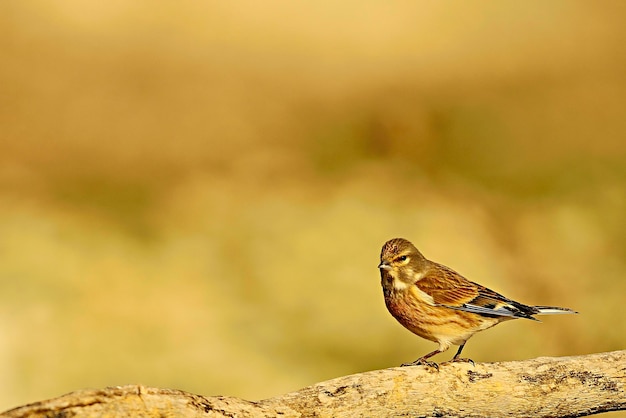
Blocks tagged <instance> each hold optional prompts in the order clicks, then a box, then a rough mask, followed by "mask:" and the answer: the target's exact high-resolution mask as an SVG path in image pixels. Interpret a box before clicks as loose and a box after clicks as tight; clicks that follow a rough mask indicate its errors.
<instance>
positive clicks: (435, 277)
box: [415, 264, 538, 319]
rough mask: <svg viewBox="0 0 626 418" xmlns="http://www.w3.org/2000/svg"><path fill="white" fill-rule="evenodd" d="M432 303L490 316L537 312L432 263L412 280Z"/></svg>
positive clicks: (511, 315) (527, 316) (529, 316)
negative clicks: (424, 271) (422, 274)
mask: <svg viewBox="0 0 626 418" xmlns="http://www.w3.org/2000/svg"><path fill="white" fill-rule="evenodd" d="M415 286H417V288H418V289H420V290H421V291H422V292H424V293H426V294H427V295H429V296H431V297H432V298H433V302H434V303H435V305H439V306H445V307H448V308H451V309H457V310H461V311H466V312H472V313H476V314H479V315H486V316H491V317H510V318H529V319H534V318H533V317H532V315H534V314H536V313H538V311H537V310H536V309H535V308H533V307H531V306H526V305H524V304H521V303H519V302H515V301H513V300H511V299H508V298H506V297H504V296H502V295H501V294H499V293H497V292H494V291H493V290H491V289H488V288H486V287H484V286H481V285H479V284H477V283H474V282H471V281H469V280H467V279H466V278H465V277H463V276H461V275H460V274H459V273H457V272H455V271H454V270H452V269H450V268H448V267H446V266H444V265H441V264H436V265H435V268H433V269H430V270H429V271H428V274H427V275H426V276H425V277H423V278H422V279H420V280H418V281H417V282H416V283H415Z"/></svg>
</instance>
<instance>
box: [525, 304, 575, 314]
mask: <svg viewBox="0 0 626 418" xmlns="http://www.w3.org/2000/svg"><path fill="white" fill-rule="evenodd" d="M533 307H534V308H535V309H537V310H538V311H539V312H537V313H536V314H535V315H560V314H577V313H578V312H576V311H574V310H572V309H569V308H559V307H558V306H533Z"/></svg>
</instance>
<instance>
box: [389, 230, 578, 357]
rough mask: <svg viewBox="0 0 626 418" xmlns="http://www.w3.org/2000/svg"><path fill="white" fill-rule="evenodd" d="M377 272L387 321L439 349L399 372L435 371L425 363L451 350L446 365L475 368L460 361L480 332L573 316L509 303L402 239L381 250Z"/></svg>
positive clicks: (561, 310) (564, 311) (568, 311)
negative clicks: (553, 316) (422, 367)
mask: <svg viewBox="0 0 626 418" xmlns="http://www.w3.org/2000/svg"><path fill="white" fill-rule="evenodd" d="M378 268H379V269H380V278H381V284H382V287H383V293H384V295H385V305H387V309H388V310H389V312H390V313H391V315H393V317H394V318H396V319H397V320H398V322H400V324H402V325H403V326H404V327H405V328H406V329H408V330H409V331H411V332H412V333H414V334H417V335H419V336H420V337H422V338H426V339H427V340H430V341H434V342H436V343H438V344H439V348H437V349H436V350H435V351H433V352H431V353H428V354H426V355H424V356H422V357H420V358H418V359H417V360H415V361H413V362H412V363H406V364H402V366H411V365H418V364H423V365H429V366H433V367H438V366H437V364H436V363H434V362H430V361H428V359H429V358H430V357H432V356H434V355H435V354H438V353H443V352H444V351H446V350H448V349H449V348H450V346H451V345H458V346H459V349H458V351H457V352H456V354H455V355H454V357H453V358H452V360H450V361H452V362H455V361H465V362H470V363H473V361H472V360H470V359H464V358H460V355H461V351H463V347H464V346H465V343H466V342H467V340H468V339H470V337H471V336H472V335H474V334H475V333H477V332H478V331H483V330H486V329H487V328H491V327H493V326H494V325H496V324H498V323H500V322H502V321H507V320H509V319H516V318H526V319H532V320H535V321H536V319H535V318H533V315H546V314H572V313H577V312H575V311H573V310H571V309H567V308H558V307H555V306H528V305H524V304H522V303H519V302H515V301H513V300H511V299H508V298H506V297H504V296H502V295H501V294H499V293H496V292H494V291H493V290H490V289H487V288H486V287H484V286H481V285H479V284H478V283H474V282H471V281H469V280H467V279H466V278H465V277H463V276H461V275H460V274H459V273H457V272H455V271H454V270H452V269H450V268H448V267H446V266H444V265H442V264H439V263H435V262H434V261H430V260H428V259H426V258H425V257H424V256H423V255H422V253H420V252H419V251H418V250H417V248H415V246H414V245H413V244H411V242H409V241H407V240H406V239H404V238H394V239H392V240H389V241H387V242H386V243H385V245H383V248H382V251H381V254H380V264H379V265H378Z"/></svg>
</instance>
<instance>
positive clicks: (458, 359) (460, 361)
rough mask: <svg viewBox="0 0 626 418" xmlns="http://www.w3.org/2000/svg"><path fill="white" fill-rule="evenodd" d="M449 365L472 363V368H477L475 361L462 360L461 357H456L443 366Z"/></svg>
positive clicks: (469, 359)
mask: <svg viewBox="0 0 626 418" xmlns="http://www.w3.org/2000/svg"><path fill="white" fill-rule="evenodd" d="M449 363H470V364H471V365H472V366H474V367H475V366H476V364H475V363H474V360H472V359H471V358H461V357H455V358H453V359H452V360H449V361H446V362H444V363H443V364H449Z"/></svg>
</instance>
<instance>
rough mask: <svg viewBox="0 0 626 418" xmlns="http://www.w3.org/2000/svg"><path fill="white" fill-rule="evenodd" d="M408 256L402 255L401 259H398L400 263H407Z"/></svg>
mask: <svg viewBox="0 0 626 418" xmlns="http://www.w3.org/2000/svg"><path fill="white" fill-rule="evenodd" d="M406 259H407V256H406V255H401V256H400V257H398V258H397V260H398V261H406Z"/></svg>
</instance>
